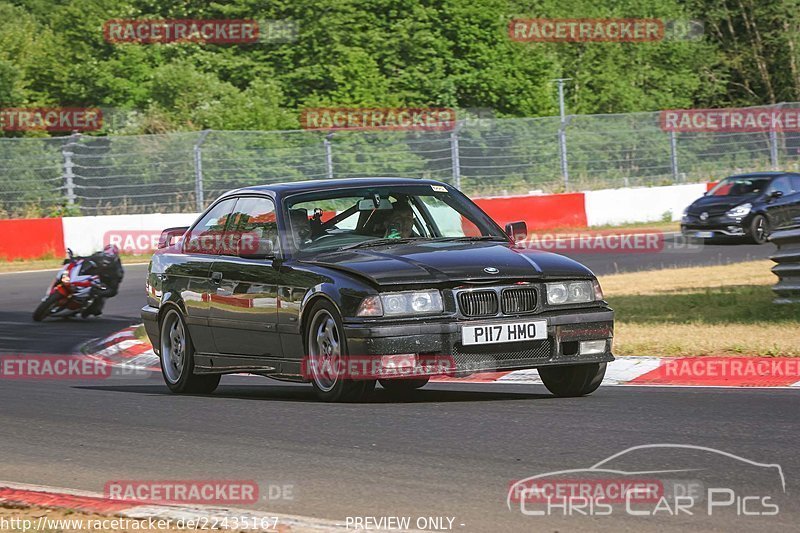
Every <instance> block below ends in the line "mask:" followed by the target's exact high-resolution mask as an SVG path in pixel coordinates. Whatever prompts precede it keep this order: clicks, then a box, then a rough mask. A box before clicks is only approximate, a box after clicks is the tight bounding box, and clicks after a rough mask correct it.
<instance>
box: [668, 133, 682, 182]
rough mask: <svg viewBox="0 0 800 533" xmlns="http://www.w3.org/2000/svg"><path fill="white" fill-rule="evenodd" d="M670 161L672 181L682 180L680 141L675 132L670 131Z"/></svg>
mask: <svg viewBox="0 0 800 533" xmlns="http://www.w3.org/2000/svg"><path fill="white" fill-rule="evenodd" d="M669 163H670V167H672V181H673V182H674V183H678V182H679V181H680V173H679V172H678V142H677V139H676V138H675V132H674V131H672V130H670V132H669Z"/></svg>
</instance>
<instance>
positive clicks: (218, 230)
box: [183, 198, 236, 255]
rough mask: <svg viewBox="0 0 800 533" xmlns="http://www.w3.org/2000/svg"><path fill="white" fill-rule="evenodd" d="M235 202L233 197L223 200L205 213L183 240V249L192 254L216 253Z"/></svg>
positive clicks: (218, 250)
mask: <svg viewBox="0 0 800 533" xmlns="http://www.w3.org/2000/svg"><path fill="white" fill-rule="evenodd" d="M235 203H236V199H235V198H230V199H228V200H224V201H222V202H220V203H218V204H217V205H215V206H214V207H213V208H212V209H211V211H209V212H208V213H206V215H205V216H204V217H203V218H202V219H200V222H198V223H197V224H195V225H194V227H193V228H192V229H191V231H190V232H189V235H188V236H187V237H186V239H185V240H184V243H183V251H184V252H185V253H192V254H208V255H216V254H218V253H219V252H220V244H221V242H222V237H223V235H224V234H225V226H226V225H227V224H228V220H229V219H230V217H231V211H233V206H234V204H235Z"/></svg>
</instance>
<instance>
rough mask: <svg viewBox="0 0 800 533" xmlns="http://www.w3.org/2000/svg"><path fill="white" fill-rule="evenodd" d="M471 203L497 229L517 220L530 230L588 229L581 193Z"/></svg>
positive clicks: (500, 198) (502, 198)
mask: <svg viewBox="0 0 800 533" xmlns="http://www.w3.org/2000/svg"><path fill="white" fill-rule="evenodd" d="M474 200H475V203H476V204H478V205H479V206H480V207H481V209H483V210H484V211H486V213H487V214H488V215H489V216H490V217H492V218H493V219H494V221H495V222H497V223H498V224H500V227H504V226H505V225H506V223H508V222H515V221H517V220H524V221H525V223H526V224H527V225H528V230H529V231H530V230H540V229H553V228H585V227H586V226H587V222H586V202H585V198H584V196H583V193H582V192H573V193H564V194H548V195H542V196H504V197H498V198H475V199H474Z"/></svg>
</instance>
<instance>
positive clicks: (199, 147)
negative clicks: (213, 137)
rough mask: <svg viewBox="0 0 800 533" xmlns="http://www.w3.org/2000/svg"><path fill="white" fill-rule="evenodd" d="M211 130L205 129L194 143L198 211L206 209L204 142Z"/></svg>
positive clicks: (196, 204)
mask: <svg viewBox="0 0 800 533" xmlns="http://www.w3.org/2000/svg"><path fill="white" fill-rule="evenodd" d="M209 133H211V130H203V131H201V132H200V136H199V137H198V138H197V142H196V143H194V200H195V207H196V208H197V212H198V213H202V212H203V209H205V203H206V202H205V198H204V196H205V191H204V190H203V143H204V142H205V141H206V137H208V134H209Z"/></svg>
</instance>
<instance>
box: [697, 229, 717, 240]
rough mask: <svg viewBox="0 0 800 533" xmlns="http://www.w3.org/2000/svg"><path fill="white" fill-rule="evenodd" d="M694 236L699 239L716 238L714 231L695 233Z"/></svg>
mask: <svg viewBox="0 0 800 533" xmlns="http://www.w3.org/2000/svg"><path fill="white" fill-rule="evenodd" d="M694 236H695V237H697V238H698V239H710V238H711V237H713V236H714V232H713V231H695V232H694Z"/></svg>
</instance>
